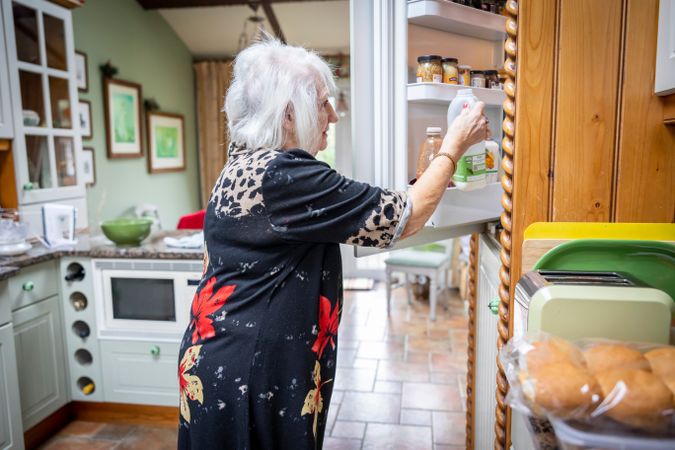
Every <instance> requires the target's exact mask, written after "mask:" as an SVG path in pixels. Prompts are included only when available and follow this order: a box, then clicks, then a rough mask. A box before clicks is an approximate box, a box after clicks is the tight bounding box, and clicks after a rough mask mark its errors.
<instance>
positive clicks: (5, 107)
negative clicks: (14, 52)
mask: <svg viewBox="0 0 675 450" xmlns="http://www.w3.org/2000/svg"><path fill="white" fill-rule="evenodd" d="M3 13H4V11H3V5H1V4H0V22H1V21H2V15H3ZM7 65H8V62H7V46H6V45H5V36H4V34H3V33H2V32H0V138H4V139H11V138H12V137H14V127H13V122H12V99H11V97H10V96H9V72H8V71H7Z"/></svg>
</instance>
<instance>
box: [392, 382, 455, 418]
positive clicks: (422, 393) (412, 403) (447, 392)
mask: <svg viewBox="0 0 675 450" xmlns="http://www.w3.org/2000/svg"><path fill="white" fill-rule="evenodd" d="M401 406H402V407H403V408H413V409H433V410H437V411H458V412H459V411H462V399H461V397H460V395H459V388H458V387H457V384H449V385H442V384H429V383H403V391H402V397H401Z"/></svg>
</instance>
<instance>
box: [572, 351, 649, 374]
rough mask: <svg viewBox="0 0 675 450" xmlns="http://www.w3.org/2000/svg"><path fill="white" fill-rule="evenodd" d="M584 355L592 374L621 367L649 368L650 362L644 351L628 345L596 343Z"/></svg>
mask: <svg viewBox="0 0 675 450" xmlns="http://www.w3.org/2000/svg"><path fill="white" fill-rule="evenodd" d="M584 357H585V358H586V367H588V370H589V371H590V372H591V373H592V374H596V373H598V372H603V371H606V370H610V369H619V368H624V369H643V370H649V362H647V360H646V359H645V357H644V356H642V353H640V352H639V351H637V350H635V349H634V348H632V347H628V346H626V345H620V344H598V345H594V346H593V347H591V348H589V349H588V350H586V351H585V352H584Z"/></svg>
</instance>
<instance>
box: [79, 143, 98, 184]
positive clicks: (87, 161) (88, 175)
mask: <svg viewBox="0 0 675 450" xmlns="http://www.w3.org/2000/svg"><path fill="white" fill-rule="evenodd" d="M82 178H83V180H84V182H85V184H86V185H87V186H93V185H95V184H96V163H95V162H94V149H93V148H91V147H82Z"/></svg>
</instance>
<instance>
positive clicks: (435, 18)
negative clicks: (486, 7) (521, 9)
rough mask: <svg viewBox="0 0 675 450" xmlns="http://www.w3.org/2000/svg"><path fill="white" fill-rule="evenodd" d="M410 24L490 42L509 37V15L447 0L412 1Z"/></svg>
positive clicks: (410, 2) (409, 16)
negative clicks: (507, 32)
mask: <svg viewBox="0 0 675 450" xmlns="http://www.w3.org/2000/svg"><path fill="white" fill-rule="evenodd" d="M408 23H412V24H415V25H420V26H423V27H427V28H434V29H436V30H441V31H445V32H448V33H455V34H461V35H464V36H470V37H474V38H478V39H485V40H488V41H503V40H504V39H506V32H505V30H506V17H504V16H500V15H498V14H493V13H489V12H486V11H481V10H479V9H476V8H471V7H470V6H464V5H459V4H457V3H451V2H449V1H443V0H409V1H408Z"/></svg>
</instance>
